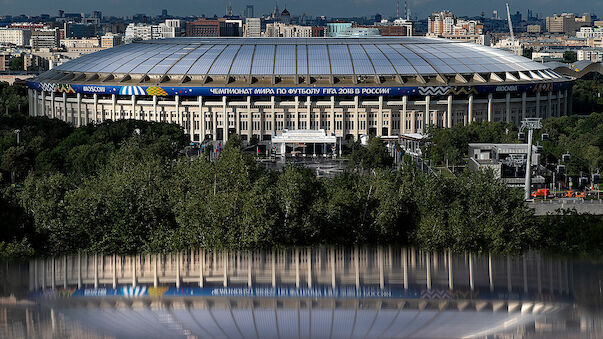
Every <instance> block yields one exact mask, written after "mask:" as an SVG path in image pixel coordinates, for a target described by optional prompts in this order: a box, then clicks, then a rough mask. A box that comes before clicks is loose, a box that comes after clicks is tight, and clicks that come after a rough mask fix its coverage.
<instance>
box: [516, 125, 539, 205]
mask: <svg viewBox="0 0 603 339" xmlns="http://www.w3.org/2000/svg"><path fill="white" fill-rule="evenodd" d="M541 120H542V119H541V118H526V119H525V120H523V121H522V122H521V127H520V128H519V131H520V132H523V131H524V130H526V129H527V130H528V150H527V153H528V156H527V159H526V182H525V188H524V193H523V198H524V200H529V199H530V193H531V190H532V136H533V134H534V130H535V129H541V128H542V122H541Z"/></svg>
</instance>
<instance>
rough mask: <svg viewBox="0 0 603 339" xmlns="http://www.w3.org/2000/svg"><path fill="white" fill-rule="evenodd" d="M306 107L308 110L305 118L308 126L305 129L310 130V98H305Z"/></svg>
mask: <svg viewBox="0 0 603 339" xmlns="http://www.w3.org/2000/svg"><path fill="white" fill-rule="evenodd" d="M306 107H307V108H308V116H307V117H306V119H307V120H308V121H307V124H308V125H307V126H306V129H312V100H311V98H310V96H307V97H306Z"/></svg>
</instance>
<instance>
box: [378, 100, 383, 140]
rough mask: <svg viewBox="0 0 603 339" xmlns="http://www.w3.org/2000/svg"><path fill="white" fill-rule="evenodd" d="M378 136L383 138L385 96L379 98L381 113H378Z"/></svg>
mask: <svg viewBox="0 0 603 339" xmlns="http://www.w3.org/2000/svg"><path fill="white" fill-rule="evenodd" d="M377 136H378V137H380V136H383V96H382V95H380V96H379V111H378V112H377Z"/></svg>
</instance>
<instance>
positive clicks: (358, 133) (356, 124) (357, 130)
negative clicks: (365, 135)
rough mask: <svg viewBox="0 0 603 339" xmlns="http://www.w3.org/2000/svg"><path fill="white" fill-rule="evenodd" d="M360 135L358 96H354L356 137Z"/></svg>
mask: <svg viewBox="0 0 603 339" xmlns="http://www.w3.org/2000/svg"><path fill="white" fill-rule="evenodd" d="M359 137H360V116H359V114H358V96H357V95H356V96H354V139H356V140H358V138H359Z"/></svg>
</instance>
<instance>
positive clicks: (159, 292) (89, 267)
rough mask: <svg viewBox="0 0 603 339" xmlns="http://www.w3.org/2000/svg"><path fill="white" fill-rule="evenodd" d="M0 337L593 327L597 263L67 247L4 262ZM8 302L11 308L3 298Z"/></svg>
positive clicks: (569, 331) (499, 332)
mask: <svg viewBox="0 0 603 339" xmlns="http://www.w3.org/2000/svg"><path fill="white" fill-rule="evenodd" d="M2 270H3V271H4V270H6V272H3V274H2V276H3V278H2V279H3V282H2V283H3V285H4V286H3V287H2V292H3V294H5V295H6V294H8V293H9V292H11V293H13V294H15V295H17V297H20V298H21V300H18V299H17V300H15V299H10V298H8V299H7V298H5V299H3V303H2V304H0V310H1V312H0V325H1V326H0V337H4V336H6V337H44V336H49V337H66V336H71V337H93V338H94V337H106V336H109V337H117V338H137V337H150V338H155V337H160V338H170V337H187V338H309V337H313V338H327V337H329V338H344V337H345V338H355V337H362V338H365V337H368V338H382V337H388V338H389V337H421V338H426V337H429V338H437V337H441V338H450V337H486V336H490V337H492V336H494V337H517V336H522V337H531V336H542V335H543V334H546V335H547V336H551V337H557V336H558V337H565V336H568V335H570V336H571V335H574V336H575V335H578V336H586V337H600V336H601V334H602V332H601V331H602V328H603V326H602V322H603V320H602V317H601V313H600V310H601V297H602V294H601V289H600V282H601V278H602V277H603V270H602V265H601V261H600V260H599V261H597V260H571V259H565V258H551V257H544V256H541V255H540V254H538V253H527V254H524V255H521V256H489V255H472V254H463V255H455V254H451V253H449V252H440V253H430V252H424V251H421V250H417V249H412V248H393V247H387V248H330V247H319V248H289V249H279V250H274V251H269V252H249V251H219V252H216V251H207V250H193V251H188V252H183V253H176V254H167V255H136V256H104V255H83V254H82V255H76V256H69V257H57V258H48V259H41V260H32V261H30V262H29V263H27V264H20V265H17V264H12V265H11V264H9V265H6V266H5V267H3V268H2ZM11 303H12V305H10V304H11Z"/></svg>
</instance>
